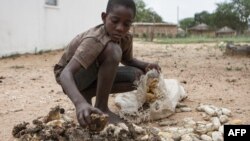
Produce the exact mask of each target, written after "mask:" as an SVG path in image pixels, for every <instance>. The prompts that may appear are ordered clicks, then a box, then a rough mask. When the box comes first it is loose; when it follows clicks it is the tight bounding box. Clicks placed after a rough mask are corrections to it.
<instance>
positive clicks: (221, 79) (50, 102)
mask: <svg viewBox="0 0 250 141" xmlns="http://www.w3.org/2000/svg"><path fill="white" fill-rule="evenodd" d="M134 46H135V47H134V56H135V57H136V58H138V59H142V60H144V61H150V62H157V63H159V64H160V66H161V67H162V73H163V74H164V76H165V78H173V79H177V80H179V81H180V82H181V85H182V86H183V87H184V89H185V91H186V93H187V94H188V98H187V99H186V100H185V101H184V103H185V104H187V105H188V106H189V107H191V108H192V109H193V111H192V112H184V113H176V114H175V115H173V116H171V117H169V119H175V120H177V121H181V120H182V119H183V118H185V117H193V118H194V119H200V118H201V115H200V113H198V112H196V111H195V108H196V107H197V106H198V104H199V103H204V104H213V105H215V106H218V107H226V108H229V109H230V110H232V112H233V117H232V119H240V120H242V121H243V124H250V96H249V95H250V58H249V57H232V56H224V55H223V53H222V51H221V50H220V49H219V48H218V47H217V45H216V44H180V45H163V44H152V43H145V42H138V41H137V42H135V43H134ZM61 54H62V51H53V52H49V53H45V54H40V55H23V56H20V57H17V58H7V59H1V60H0V91H1V92H0V125H1V129H0V140H5V141H8V140H10V141H11V140H13V137H12V135H11V130H12V128H13V126H14V125H15V124H17V123H20V122H23V121H27V122H31V121H32V120H33V119H35V118H37V117H39V116H44V115H46V114H47V113H48V111H49V110H50V108H51V107H54V106H56V105H61V106H62V107H64V108H65V109H66V111H71V113H72V114H74V107H73V105H72V103H71V102H70V100H69V99H68V98H67V96H66V95H64V94H63V92H62V90H61V88H60V87H59V85H58V84H57V83H56V81H55V79H54V75H53V65H54V64H55V63H56V62H57V61H58V60H59V58H60V56H61ZM113 99H114V97H111V98H110V101H111V102H110V107H111V108H113V109H114V104H113ZM165 120H167V119H165ZM155 123H156V122H154V123H148V124H153V125H155Z"/></svg>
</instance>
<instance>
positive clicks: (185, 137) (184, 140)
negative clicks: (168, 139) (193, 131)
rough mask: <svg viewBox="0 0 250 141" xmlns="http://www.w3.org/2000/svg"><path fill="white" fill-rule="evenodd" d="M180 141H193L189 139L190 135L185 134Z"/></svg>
mask: <svg viewBox="0 0 250 141" xmlns="http://www.w3.org/2000/svg"><path fill="white" fill-rule="evenodd" d="M181 141H193V139H192V137H190V135H188V134H185V135H183V136H181Z"/></svg>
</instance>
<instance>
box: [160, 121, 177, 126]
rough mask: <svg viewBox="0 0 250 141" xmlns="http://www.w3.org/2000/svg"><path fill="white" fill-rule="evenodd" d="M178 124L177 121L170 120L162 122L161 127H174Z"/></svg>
mask: <svg viewBox="0 0 250 141" xmlns="http://www.w3.org/2000/svg"><path fill="white" fill-rule="evenodd" d="M177 123H178V122H177V121H175V120H169V121H162V122H160V123H159V125H160V126H173V125H176V124H177Z"/></svg>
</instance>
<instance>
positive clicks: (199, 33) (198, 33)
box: [189, 30, 215, 37]
mask: <svg viewBox="0 0 250 141" xmlns="http://www.w3.org/2000/svg"><path fill="white" fill-rule="evenodd" d="M189 33H190V34H191V35H194V36H209V37H214V36H215V31H197V30H189Z"/></svg>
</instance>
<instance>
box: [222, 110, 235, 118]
mask: <svg viewBox="0 0 250 141" xmlns="http://www.w3.org/2000/svg"><path fill="white" fill-rule="evenodd" d="M221 110H222V114H223V115H226V116H229V117H231V116H232V112H231V111H230V110H229V109H227V108H221Z"/></svg>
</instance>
